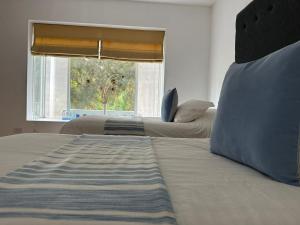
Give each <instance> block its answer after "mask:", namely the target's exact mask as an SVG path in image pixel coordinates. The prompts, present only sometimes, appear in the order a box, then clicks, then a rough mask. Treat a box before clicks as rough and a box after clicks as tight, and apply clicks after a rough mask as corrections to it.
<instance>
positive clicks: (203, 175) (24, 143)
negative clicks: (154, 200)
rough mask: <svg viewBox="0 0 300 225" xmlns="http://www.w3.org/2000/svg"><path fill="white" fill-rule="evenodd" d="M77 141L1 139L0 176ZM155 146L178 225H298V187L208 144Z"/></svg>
mask: <svg viewBox="0 0 300 225" xmlns="http://www.w3.org/2000/svg"><path fill="white" fill-rule="evenodd" d="M74 137H75V136H73V135H56V134H23V135H16V136H10V137H3V138H0V176H3V175H5V174H6V173H7V172H9V171H11V170H14V169H16V168H18V167H20V166H22V165H23V164H25V163H27V162H30V161H32V160H34V159H36V158H38V157H40V156H42V155H43V154H45V153H46V152H49V151H51V150H53V149H54V148H57V147H59V146H61V145H62V144H65V143H67V142H69V141H70V140H72V139H73V138H74ZM152 140H153V147H154V150H155V152H156V154H157V157H158V161H159V164H160V167H161V172H162V175H163V176H164V179H165V181H166V185H167V187H168V189H169V193H170V195H171V200H172V203H173V206H174V208H175V212H176V217H177V221H178V224H179V225H229V224H230V225H298V224H299V221H300V213H299V212H300V188H299V187H294V186H289V185H286V184H282V183H278V182H276V181H273V180H271V179H270V178H268V177H265V176H264V175H262V174H260V173H259V172H257V171H255V170H253V169H251V168H248V167H246V166H243V165H240V164H238V163H235V162H233V161H231V160H228V159H226V158H223V157H220V156H217V155H213V154H211V153H210V152H209V139H178V138H152ZM0 200H1V196H0ZM0 224H9V225H17V224H18V225H19V224H22V225H37V224H38V225H41V224H47V225H58V224H64V225H69V224H72V225H74V224H82V223H80V222H74V223H73V222H70V221H44V220H42V219H41V220H32V219H30V218H28V219H24V218H23V219H21V220H18V219H10V220H5V221H4V220H1V221H0ZM85 224H87V225H96V224H97V223H93V222H87V223H85ZM131 224H133V223H131Z"/></svg>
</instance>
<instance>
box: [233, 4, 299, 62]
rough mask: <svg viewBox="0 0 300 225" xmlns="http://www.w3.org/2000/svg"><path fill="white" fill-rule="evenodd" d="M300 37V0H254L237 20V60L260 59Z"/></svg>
mask: <svg viewBox="0 0 300 225" xmlns="http://www.w3.org/2000/svg"><path fill="white" fill-rule="evenodd" d="M299 40H300V0H254V1H253V2H251V3H250V4H249V5H248V6H247V7H246V8H245V9H243V10H242V11H241V12H240V13H239V14H238V16H237V19H236V42H235V60H236V63H244V62H249V61H252V60H256V59H258V58H261V57H263V56H266V55H268V54H269V53H272V52H274V51H276V50H278V49H280V48H283V47H285V46H287V45H290V44H292V43H294V42H297V41H299Z"/></svg>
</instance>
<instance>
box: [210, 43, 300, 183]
mask: <svg viewBox="0 0 300 225" xmlns="http://www.w3.org/2000/svg"><path fill="white" fill-rule="evenodd" d="M299 122H300V42H297V43H295V44H292V45H290V46H287V47H285V48H283V49H281V50H279V51H277V52H274V53H272V54H270V55H268V56H266V57H264V58H261V59H259V60H256V61H253V62H249V63H244V64H233V65H231V67H230V69H229V71H228V72H227V74H226V77H225V80H224V83H223V88H222V92H221V96H220V101H219V105H218V112H217V116H216V120H215V124H214V129H213V133H212V138H211V152H213V153H216V154H219V155H223V156H225V157H228V158H230V159H233V160H235V161H238V162H241V163H244V164H246V165H248V166H250V167H253V168H255V169H257V170H259V171H260V172H262V173H264V174H266V175H268V176H270V177H272V178H273V179H275V180H277V181H281V182H284V183H287V184H292V185H297V186H299V174H300V166H299V161H300V154H299V150H300V147H299V141H300V136H299Z"/></svg>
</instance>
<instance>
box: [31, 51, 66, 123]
mask: <svg viewBox="0 0 300 225" xmlns="http://www.w3.org/2000/svg"><path fill="white" fill-rule="evenodd" d="M68 73H69V63H68V59H67V58H60V57H45V56H34V57H33V79H32V80H33V85H32V86H33V89H32V101H33V104H32V107H33V109H32V117H33V119H44V118H47V119H53V120H60V119H61V118H62V114H63V112H64V111H65V110H66V109H67V102H68Z"/></svg>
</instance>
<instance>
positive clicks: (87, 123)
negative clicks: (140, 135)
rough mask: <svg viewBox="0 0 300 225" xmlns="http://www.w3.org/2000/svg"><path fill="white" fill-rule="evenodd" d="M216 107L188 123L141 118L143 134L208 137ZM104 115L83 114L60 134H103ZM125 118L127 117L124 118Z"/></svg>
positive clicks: (152, 135)
mask: <svg viewBox="0 0 300 225" xmlns="http://www.w3.org/2000/svg"><path fill="white" fill-rule="evenodd" d="M215 114H216V109H214V108H210V109H208V110H207V111H206V113H205V114H204V115H203V116H201V117H200V118H198V119H196V120H195V121H192V122H189V123H174V122H162V121H161V119H160V118H150V117H149V118H143V119H142V121H143V126H144V134H145V135H146V136H151V137H173V138H208V137H210V134H211V130H212V126H213V121H214V117H215ZM108 119H111V118H110V117H105V116H84V117H80V118H78V119H75V120H72V121H70V122H68V123H66V124H65V125H64V126H63V127H62V129H61V131H60V133H62V134H84V133H85V134H104V133H105V132H104V126H105V122H106V121H107V120H108ZM124 120H127V119H124Z"/></svg>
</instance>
